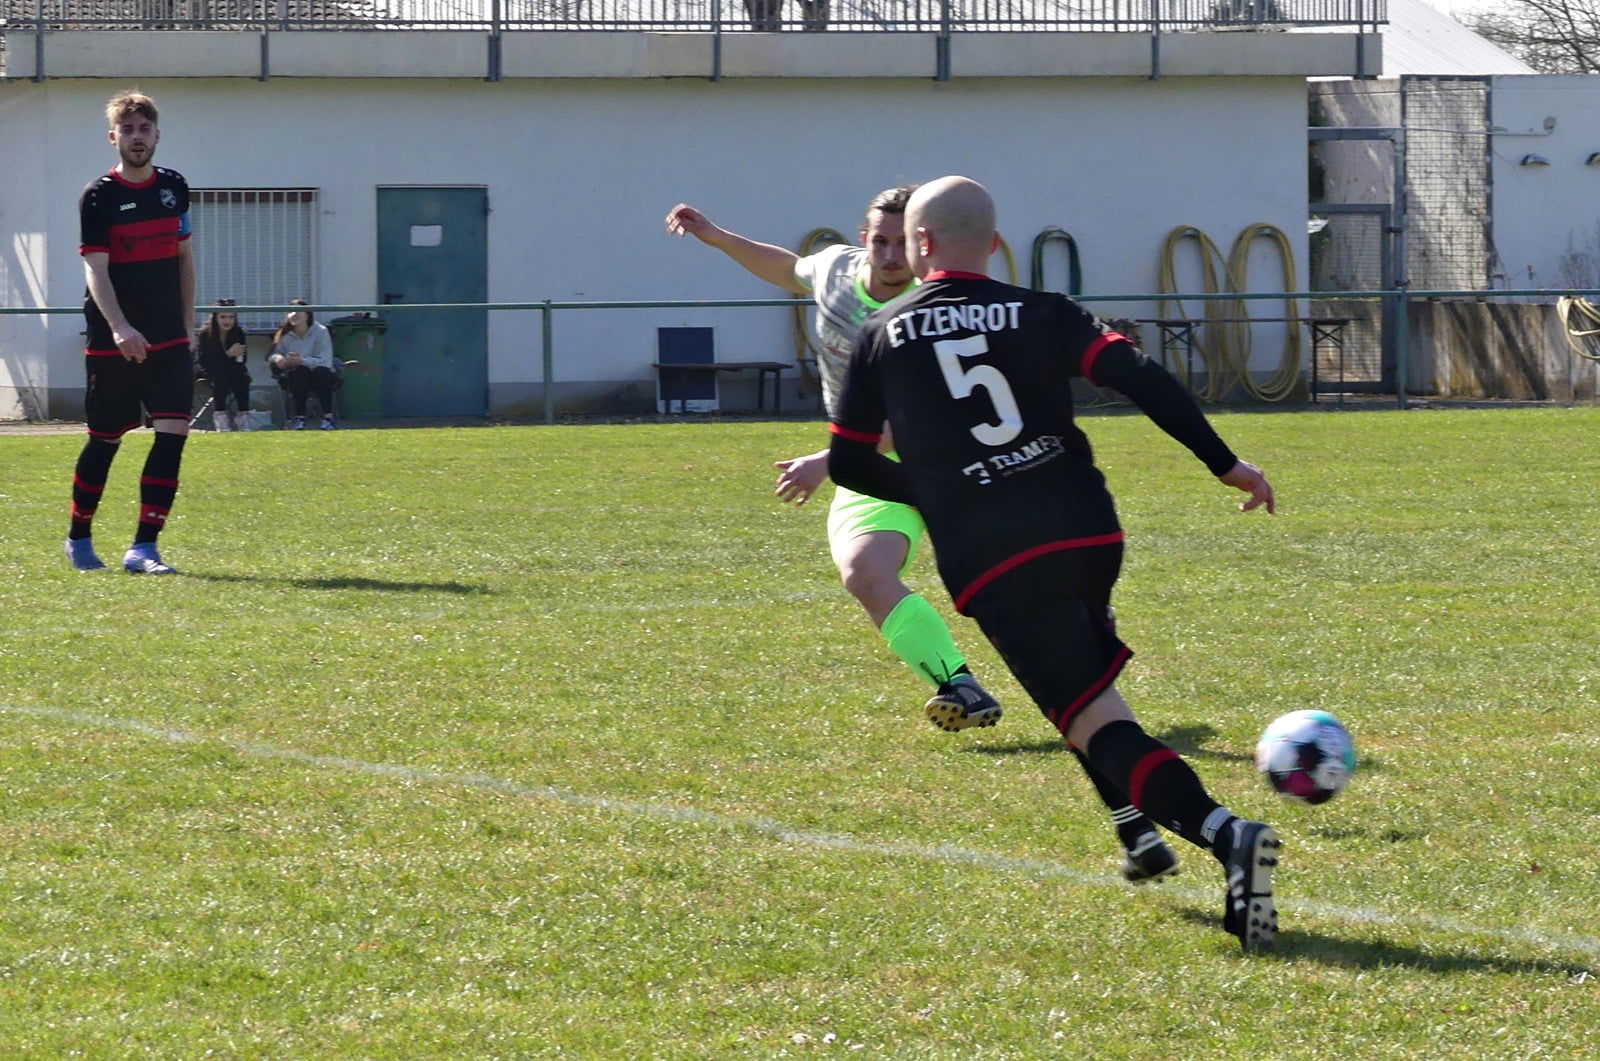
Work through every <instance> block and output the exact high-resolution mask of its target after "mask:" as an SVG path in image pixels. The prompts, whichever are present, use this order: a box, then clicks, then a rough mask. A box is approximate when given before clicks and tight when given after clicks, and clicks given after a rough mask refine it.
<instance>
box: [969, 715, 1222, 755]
mask: <svg viewBox="0 0 1600 1061" xmlns="http://www.w3.org/2000/svg"><path fill="white" fill-rule="evenodd" d="M1002 724H1004V720H1002ZM1216 735H1217V731H1216V730H1215V729H1213V728H1211V727H1210V726H1204V725H1202V726H1173V727H1172V728H1171V729H1167V730H1163V731H1161V732H1160V733H1155V734H1152V736H1154V737H1155V738H1156V739H1157V740H1159V741H1162V742H1164V743H1165V744H1166V745H1167V746H1168V747H1170V748H1171V749H1172V750H1173V751H1175V752H1177V753H1178V754H1179V755H1181V756H1183V757H1184V758H1185V759H1217V760H1221V761H1224V762H1235V763H1248V762H1251V761H1252V759H1253V757H1252V756H1250V755H1247V754H1243V753H1240V752H1230V751H1219V750H1215V749H1208V748H1207V747H1206V746H1205V745H1206V743H1207V742H1209V741H1211V740H1213V739H1214V738H1215V737H1216ZM967 750H968V751H971V752H974V753H976V754H978V755H1024V754H1030V753H1031V754H1040V753H1044V752H1064V751H1066V750H1067V745H1066V742H1064V741H1060V740H1044V741H1030V742H1028V743H1026V744H975V745H973V746H972V747H971V748H969V749H967Z"/></svg>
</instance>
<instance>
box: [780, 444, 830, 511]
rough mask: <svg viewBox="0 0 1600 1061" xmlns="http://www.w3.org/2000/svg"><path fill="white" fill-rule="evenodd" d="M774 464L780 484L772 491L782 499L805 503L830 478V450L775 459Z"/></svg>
mask: <svg viewBox="0 0 1600 1061" xmlns="http://www.w3.org/2000/svg"><path fill="white" fill-rule="evenodd" d="M773 466H774V467H776V468H777V469H778V484H777V485H776V486H775V487H773V490H772V492H773V493H774V494H777V495H778V499H779V500H780V501H793V502H794V503H795V504H796V505H803V504H805V503H806V502H807V501H809V500H810V499H811V495H812V494H814V493H816V492H817V490H818V488H819V487H821V486H822V484H823V483H825V482H827V480H828V451H827V450H825V449H822V450H818V451H817V452H815V453H807V454H806V455H805V456H804V457H794V458H792V459H790V460H786V461H774V462H773Z"/></svg>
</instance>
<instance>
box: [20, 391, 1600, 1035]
mask: <svg viewBox="0 0 1600 1061" xmlns="http://www.w3.org/2000/svg"><path fill="white" fill-rule="evenodd" d="M1216 422H1217V423H1218V425H1219V427H1220V429H1221V430H1222V431H1223V432H1224V434H1225V435H1226V436H1227V437H1228V438H1229V440H1230V441H1231V442H1232V443H1233V444H1234V446H1235V448H1236V449H1237V450H1238V451H1239V452H1240V453H1241V454H1243V455H1245V456H1246V457H1248V458H1249V459H1252V460H1255V461H1256V462H1257V463H1260V464H1262V465H1263V466H1264V467H1265V468H1266V469H1267V471H1268V474H1269V475H1270V476H1271V477H1272V478H1273V481H1274V483H1275V485H1276V486H1277V488H1278V491H1279V496H1280V499H1281V510H1280V513H1279V515H1278V516H1276V517H1273V518H1268V517H1266V516H1265V515H1264V514H1262V513H1255V514H1250V515H1240V514H1239V513H1237V512H1236V511H1234V505H1235V496H1234V495H1233V493H1232V492H1231V491H1228V490H1226V489H1224V488H1222V487H1220V486H1218V485H1217V484H1216V483H1215V482H1213V481H1212V480H1211V479H1210V477H1209V476H1208V475H1207V474H1206V473H1205V471H1204V469H1203V468H1202V467H1201V466H1200V465H1199V464H1198V462H1196V461H1194V460H1193V459H1192V458H1191V457H1190V456H1189V455H1188V454H1187V453H1186V452H1185V451H1183V450H1182V449H1181V448H1179V447H1178V446H1177V445H1176V444H1175V443H1173V442H1172V441H1171V440H1170V439H1167V438H1166V437H1165V436H1163V435H1161V434H1160V433H1159V432H1158V431H1156V429H1155V428H1153V427H1152V426H1151V425H1150V424H1149V423H1148V422H1147V421H1145V420H1143V419H1142V418H1140V417H1136V416H1101V417H1094V418H1091V419H1090V420H1089V421H1088V422H1087V424H1086V429H1087V430H1088V431H1089V433H1090V435H1091V437H1092V438H1093V439H1094V441H1095V444H1096V446H1097V448H1098V452H1099V454H1100V457H1101V461H1102V464H1103V465H1104V467H1105V468H1106V471H1107V474H1108V476H1109V477H1110V479H1111V482H1112V486H1113V488H1114V490H1115V491H1116V493H1117V495H1118V498H1119V502H1120V506H1121V511H1122V514H1123V519H1124V522H1125V524H1126V526H1127V529H1128V532H1129V536H1130V543H1129V550H1128V562H1127V566H1126V568H1125V571H1124V576H1123V581H1122V585H1121V588H1120V592H1119V596H1118V599H1117V605H1118V616H1119V623H1120V627H1121V631H1122V633H1123V636H1124V637H1125V638H1126V639H1127V640H1128V641H1129V642H1130V643H1131V644H1132V645H1133V646H1134V648H1135V649H1136V650H1137V651H1138V653H1139V655H1138V656H1137V657H1136V658H1135V660H1134V661H1133V663H1132V664H1131V665H1130V667H1129V669H1128V671H1127V673H1126V675H1125V677H1124V679H1123V682H1122V687H1123V689H1124V691H1125V692H1126V693H1127V695H1128V697H1129V699H1130V700H1131V701H1132V702H1133V704H1134V705H1135V708H1136V710H1138V711H1139V712H1140V714H1141V716H1142V718H1143V721H1144V723H1145V725H1146V727H1147V728H1148V729H1149V730H1150V731H1151V732H1153V733H1155V734H1157V735H1159V736H1162V737H1163V738H1164V739H1166V740H1168V741H1169V742H1170V743H1172V744H1173V745H1174V746H1175V747H1176V748H1178V750H1179V751H1181V752H1183V753H1184V754H1185V755H1186V756H1188V757H1189V758H1190V760H1191V761H1192V762H1193V764H1194V765H1195V767H1196V769H1197V770H1198V771H1199V772H1200V774H1201V777H1202V778H1203V779H1204V780H1205V781H1206V783H1207V785H1208V787H1209V788H1210V789H1211V790H1212V791H1213V792H1214V793H1215V794H1216V795H1217V796H1218V797H1219V798H1220V799H1223V800H1224V801H1225V802H1227V803H1228V804H1229V805H1230V806H1231V807H1232V808H1233V809H1235V810H1236V811H1238V812H1240V813H1242V814H1246V815H1249V816H1260V817H1265V818H1267V819H1269V820H1271V821H1272V822H1273V823H1274V824H1275V825H1276V826H1277V827H1278V829H1279V831H1280V833H1281V834H1282V836H1283V838H1284V842H1285V848H1284V859H1285V860H1284V865H1283V867H1282V869H1281V871H1280V873H1279V875H1278V891H1279V906H1280V911H1281V915H1282V923H1283V932H1282V935H1281V937H1280V943H1279V950H1278V952H1277V953H1276V954H1272V955H1260V956H1244V955H1241V954H1240V953H1239V949H1238V944H1237V941H1236V940H1234V939H1233V938H1232V937H1230V936H1227V935H1225V934H1224V933H1223V932H1222V931H1221V929H1220V924H1219V921H1220V912H1221V871H1220V869H1219V868H1218V867H1217V866H1216V864H1215V863H1214V862H1213V861H1211V859H1210V858H1209V856H1206V855H1204V854H1202V853H1201V852H1198V851H1196V850H1194V849H1192V848H1188V847H1187V846H1183V847H1182V849H1181V850H1180V852H1179V853H1180V855H1181V856H1182V857H1183V859H1184V869H1183V872H1182V874H1181V875H1180V876H1179V877H1177V878H1176V879H1175V880H1173V881H1171V882H1169V883H1166V884H1163V885H1160V886H1153V887H1149V888H1146V889H1135V888H1131V887H1129V886H1126V885H1124V884H1122V883H1121V882H1120V879H1119V878H1118V877H1117V876H1116V873H1115V868H1116V861H1115V856H1116V846H1115V842H1114V836H1113V834H1112V832H1111V829H1110V827H1109V826H1108V825H1107V824H1106V822H1105V821H1104V820H1103V815H1102V813H1101V811H1100V809H1099V807H1098V804H1097V803H1096V801H1095V800H1094V797H1093V793H1092V792H1091V791H1090V789H1089V787H1088V785H1087V783H1086V782H1085V781H1084V780H1083V778H1082V777H1081V775H1080V774H1079V772H1078V769H1077V766H1076V764H1075V763H1074V762H1073V761H1072V759H1071V757H1070V756H1069V755H1067V754H1065V752H1064V751H1063V749H1062V748H1061V746H1060V744H1059V742H1058V740H1057V739H1056V738H1055V733H1054V731H1053V730H1052V729H1051V728H1050V727H1049V725H1048V724H1047V723H1046V722H1045V721H1044V720H1043V719H1042V718H1041V717H1040V716H1039V714H1038V713H1037V711H1035V710H1033V708H1032V707H1031V706H1030V705H1029V704H1027V703H1026V702H1025V701H1024V699H1023V697H1022V694H1021V692H1020V690H1019V689H1018V688H1017V687H1016V686H1015V684H1014V683H1012V682H1011V680H1010V678H1009V676H1007V675H1005V674H1004V673H1003V671H1002V668H1001V666H1000V664H999V662H998V661H997V659H996V657H995V655H994V653H993V652H992V650H991V649H989V647H988V646H987V645H986V644H984V643H982V640H981V637H980V636H979V635H978V633H977V631H976V629H975V628H974V627H972V626H971V625H970V624H969V623H967V621H966V620H961V619H957V620H956V624H955V629H956V632H957V638H958V640H959V641H960V642H961V643H962V644H963V646H964V647H965V648H966V649H967V651H968V652H969V654H970V656H971V657H972V660H973V663H974V666H975V668H976V669H977V670H978V671H979V673H980V674H981V675H982V676H983V677H984V678H985V679H986V680H987V682H988V683H989V684H990V685H991V686H992V687H993V688H994V689H995V691H996V692H997V693H998V694H1000V695H1001V696H1002V698H1003V699H1004V700H1005V701H1006V702H1007V705H1008V711H1007V715H1006V717H1005V718H1004V719H1003V720H1002V721H1001V723H1000V725H999V726H997V727H995V728H994V729H989V730H981V731H976V732H974V733H966V734H955V735H952V734H946V733H943V732H940V731H937V730H935V729H934V728H933V727H931V726H929V725H928V724H927V723H926V722H925V721H924V720H923V718H922V716H921V708H920V705H921V701H922V699H923V698H924V697H925V696H926V695H927V693H926V690H925V687H924V686H922V685H921V684H920V683H919V682H918V681H916V680H915V679H913V678H912V677H911V676H910V674H909V673H908V672H906V671H904V669H903V668H902V667H901V665H900V664H899V663H898V662H896V661H895V660H893V659H892V657H891V656H890V655H889V653H888V651H887V649H886V648H885V647H884V646H883V645H882V644H881V642H880V641H879V639H878V638H877V636H876V634H874V633H873V632H872V631H871V630H870V628H869V626H868V624H867V623H866V621H865V619H864V618H863V617H862V616H861V615H860V614H859V612H858V610H857V608H856V606H855V605H854V604H853V603H852V602H851V601H850V600H849V599H848V598H847V597H846V595H845V594H844V591H843V590H842V589H840V588H839V587H838V585H837V582H836V577H835V574H834V572H833V570H832V567H831V565H830V563H829V561H828V558H827V551H826V545H825V542H824V519H825V510H824V505H823V504H822V503H821V502H822V501H823V500H825V498H819V501H818V502H813V504H812V505H810V506H807V507H806V508H804V509H800V510H794V509H786V508H784V507H782V506H780V505H779V504H778V503H777V502H776V501H775V500H774V499H773V498H772V497H771V494H770V490H771V482H772V475H773V472H772V468H771V462H772V461H773V460H774V459H777V458H780V457H785V456H793V455H796V454H798V453H802V452H807V451H809V450H811V449H815V448H817V447H818V446H820V445H822V444H823V443H824V433H823V431H822V428H821V425H820V424H817V423H801V422H784V423H752V422H741V423H723V424H713V423H672V424H643V425H634V426H621V425H613V426H561V427H494V428H481V429H454V430H443V429H441V430H432V429H426V430H425V429H417V430H393V431H359V430H351V431H343V432H338V433H336V434H332V435H323V434H303V435H301V434H286V433H280V432H274V433H262V434H254V435H227V436H222V435H199V436H195V437H194V438H192V439H191V444H190V447H189V450H188V455H187V458H186V463H185V466H184V471H183V489H182V492H181V493H180V495H179V498H178V504H177V507H176V508H175V510H174V520H173V523H172V525H171V526H170V528H169V529H168V531H167V533H166V534H165V536H164V539H163V551H164V553H165V554H166V556H167V558H168V559H169V560H170V561H171V562H172V563H173V564H175V565H176V566H178V567H179V568H180V569H181V570H182V571H183V572H184V574H183V575H182V576H181V577H176V578H166V579H161V578H148V577H133V576H128V575H125V574H123V573H122V572H121V571H111V572H104V573H99V574H93V575H80V574H76V573H74V572H72V571H71V570H70V569H69V568H68V566H67V564H66V561H65V559H64V558H63V557H62V556H61V553H60V548H61V539H62V538H63V537H64V534H65V530H66V515H67V500H68V499H67V484H68V480H69V477H70V474H71V467H72V462H73V459H74V456H75V454H76V452H77V449H78V448H79V446H80V444H81V436H80V435H76V434H73V435H54V436H32V437H21V436H5V437H0V468H3V469H4V473H3V476H0V500H3V503H4V507H5V510H6V513H7V515H6V518H5V520H4V521H3V522H0V546H3V547H0V679H3V682H0V726H3V727H4V731H3V732H4V739H3V740H0V800H3V802H0V808H3V811H0V911H3V913H0V918H3V920H0V1057H4V1058H7V1059H14V1058H52V1059H53V1058H61V1057H83V1058H112V1059H120V1058H130V1057H161V1058H200V1057H224V1058H295V1059H299V1058H374V1059H417V1058H556V1057H563V1058H718V1057H775V1056H799V1055H802V1054H810V1053H817V1052H821V1053H827V1052H830V1051H831V1052H834V1053H840V1052H843V1053H847V1054H848V1053H855V1054H856V1056H868V1057H916V1058H945V1057H950V1058H954V1057H961V1058H973V1057H983V1058H1034V1057H1049V1056H1062V1057H1070V1058H1085V1057H1088V1058H1233V1057H1252V1058H1351V1057H1383V1058H1389V1057H1406V1058H1435V1057H1472V1058H1532V1057H1538V1058H1545V1057H1589V1056H1593V1055H1594V1052H1595V1050H1596V1049H1597V1047H1596V1041H1597V1037H1600V986H1597V983H1600V927H1597V925H1596V921H1595V917H1596V911H1597V910H1600V869H1597V868H1596V856H1595V850H1594V848H1595V841H1596V837H1597V836H1600V789H1597V781H1600V722H1597V719H1596V711H1597V708H1600V673H1597V669H1596V658H1597V656H1596V644H1597V632H1600V604H1597V602H1596V588H1597V581H1600V580H1597V578H1596V572H1597V570H1600V566H1597V565H1600V490H1597V488H1596V478H1597V469H1600V410H1596V409H1569V410H1563V409H1537V410H1496V411H1450V412H1446V411H1417V412H1411V413H1405V414H1402V413H1395V412H1346V413H1337V414H1333V413H1328V414H1317V413H1303V414H1256V415H1248V414H1240V415H1223V416H1218V417H1217V418H1216ZM148 446H149V434H148V433H147V432H139V433H137V434H135V435H133V436H130V437H129V439H128V441H127V443H126V445H125V449H126V451H127V452H125V453H124V454H123V455H122V457H121V458H120V459H119V462H118V464H117V466H116V467H115V468H114V469H113V472H112V479H111V484H110V486H109V488H108V490H107V492H106V496H105V500H104V502H103V504H102V507H101V516H100V520H99V524H98V526H99V534H98V535H97V538H98V541H99V543H100V546H101V552H102V554H103V555H105V557H106V558H107V559H108V560H111V561H115V560H116V559H117V558H119V557H120V555H121V550H122V547H123V546H125V545H126V543H127V539H128V537H130V536H131V531H132V524H133V519H134V497H135V483H136V480H137V477H138V465H139V463H140V462H141V461H142V460H143V455H144V453H145V451H146V450H147V449H148ZM913 581H914V583H915V584H916V585H917V587H918V588H920V589H921V590H922V591H923V592H924V593H925V594H926V595H927V596H928V597H929V599H930V600H933V601H934V602H935V603H936V604H938V605H939V606H940V607H941V608H943V609H944V610H946V611H947V612H949V607H948V597H947V596H945V595H944V593H943V591H942V590H941V589H940V587H939V585H938V582H937V579H936V576H935V575H934V573H933V566H932V563H931V557H930V556H928V555H926V554H925V555H924V556H923V557H922V558H921V559H920V560H919V561H918V563H917V567H916V569H915V574H914V578H913ZM1301 707H1318V708H1323V709H1326V710H1330V711H1333V712H1334V713H1336V714H1338V715H1339V716H1340V717H1341V718H1343V719H1344V720H1345V721H1346V723H1347V724H1348V725H1349V727H1350V729H1351V730H1352V731H1353V733H1354V735H1355V739H1356V742H1357V748H1358V750H1359V752H1360V753H1361V755H1362V765H1361V768H1360V770H1359V772H1358V774H1357V776H1356V778H1355V780H1354V782H1353V783H1352V784H1351V787H1350V789H1349V790H1348V791H1347V792H1346V793H1345V794H1344V795H1343V796H1342V797H1341V798H1340V799H1338V800H1336V801H1335V802H1333V803H1331V804H1328V805H1325V806H1323V807H1303V806H1299V805H1295V804H1291V803H1288V802H1286V801H1284V800H1282V799H1280V798H1278V797H1277V796H1275V795H1273V794H1272V793H1271V792H1269V791H1268V790H1267V789H1266V788H1265V786H1264V785H1263V784H1262V783H1261V782H1260V781H1259V780H1258V779H1257V777H1256V776H1255V772H1254V769H1253V767H1252V765H1251V762H1250V754H1251V750H1252V748H1253V745H1254V741H1255V737H1256V735H1257V734H1258V733H1259V731H1260V730H1261V728H1262V727H1263V726H1264V725H1265V724H1266V722H1267V721H1269V720H1270V719H1271V718H1273V717H1274V716H1275V715H1277V714H1279V713H1281V712H1284V711H1288V710H1292V709H1295V708H1301Z"/></svg>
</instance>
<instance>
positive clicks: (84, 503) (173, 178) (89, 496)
mask: <svg viewBox="0 0 1600 1061" xmlns="http://www.w3.org/2000/svg"><path fill="white" fill-rule="evenodd" d="M106 119H107V121H109V122H110V125H111V130H110V132H109V133H108V134H107V137H108V139H109V140H110V141H111V145H112V146H113V147H115V148H116V150H117V157H118V161H117V165H116V166H115V167H114V168H113V169H112V170H111V171H110V172H109V173H107V174H106V175H105V176H103V177H100V178H98V179H96V180H95V181H93V182H91V183H90V184H89V186H88V187H87V188H85V189H84V190H83V195H82V196H81V197H80V199H79V201H78V214H79V220H80V225H81V233H82V236H81V240H80V248H79V253H80V254H82V255H83V262H84V272H85V273H86V274H87V277H88V290H87V292H86V293H85V295H84V300H83V313H84V317H85V318H86V320H87V322H88V343H87V346H86V348H85V350H84V354H85V355H86V356H85V358H84V365H85V375H86V387H85V390H84V409H85V419H86V420H87V421H88V428H89V439H88V441H87V442H86V443H85V444H84V447H83V450H82V452H81V453H79V455H78V463H77V467H76V468H75V469H74V473H73V477H72V524H71V527H70V529H69V530H68V532H67V557H68V559H70V560H71V561H72V566H73V567H75V568H77V569H78V570H79V571H96V570H100V569H102V568H104V567H105V566H106V565H105V564H103V563H102V562H101V561H100V558H99V557H98V556H97V555H96V554H95V550H94V539H93V537H92V532H93V527H94V516H95V509H96V508H97V507H98V506H99V503H100V495H101V493H102V492H103V491H104V490H105V485H106V479H107V477H108V476H109V475H110V472H111V462H112V461H113V460H114V459H116V455H117V451H118V449H117V448H118V446H119V445H120V444H121V442H122V436H123V435H125V434H127V433H128V432H129V431H130V430H132V429H133V428H135V427H138V426H139V424H140V422H141V416H147V417H149V420H150V423H151V426H152V427H153V428H154V429H155V441H154V443H153V444H152V445H151V447H150V455H149V456H148V457H147V458H146V459H145V464H144V470H143V472H142V473H141V474H140V476H139V521H138V525H137V528H136V530H135V532H134V538H133V545H132V546H131V547H129V549H128V551H127V553H126V554H125V555H124V556H123V558H122V566H123V568H124V569H125V570H127V571H131V572H133V573H135V574H148V575H170V574H173V573H174V572H173V569H172V568H171V567H169V566H167V564H165V563H163V562H162V559H161V554H160V553H159V552H158V551H157V548H156V539H157V537H158V536H159V535H160V533H161V529H162V527H163V526H164V525H165V524H166V521H167V513H168V512H169V511H170V510H171V508H172V501H173V498H174V497H175V496H176V495H177V492H178V467H179V464H180V463H181V462H182V459H183V445H184V442H185V440H186V439H187V437H188V434H189V407H190V406H191V405H192V404H193V402H194V370H193V363H192V359H191V354H190V351H191V349H192V348H193V345H194V312H193V307H194V291H195V283H194V261H193V258H192V257H191V254H190V245H189V185H188V184H187V183H186V182H185V181H184V179H183V177H182V176H180V175H179V174H177V173H175V172H174V171H172V170H169V169H162V168H160V167H158V166H154V165H152V159H153V158H154V157H155V151H156V144H157V143H158V142H159V141H160V140H161V130H160V128H159V126H158V114H157V111H156V105H155V102H154V101H153V100H151V99H150V97H148V96H145V95H141V94H139V93H136V92H128V93H123V94H121V95H118V96H116V97H114V98H113V99H112V100H111V101H110V102H109V103H107V104H106Z"/></svg>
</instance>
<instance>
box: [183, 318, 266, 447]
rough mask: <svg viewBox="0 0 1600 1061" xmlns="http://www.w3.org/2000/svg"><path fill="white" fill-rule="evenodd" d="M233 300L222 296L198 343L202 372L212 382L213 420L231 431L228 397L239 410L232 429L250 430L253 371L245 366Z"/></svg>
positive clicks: (235, 415)
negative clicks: (251, 373)
mask: <svg viewBox="0 0 1600 1061" xmlns="http://www.w3.org/2000/svg"><path fill="white" fill-rule="evenodd" d="M232 307H233V299H231V298H219V299H218V300H217V309H216V310H215V311H214V312H213V313H212V314H211V319H210V320H208V321H206V324H205V327H203V328H201V329H200V335H199V336H198V338H197V341H196V345H197V346H198V347H199V358H200V374H201V375H202V376H204V377H205V378H206V379H207V380H209V381H210V383H211V396H212V397H211V401H212V406H211V419H212V422H213V423H214V424H216V427H217V430H218V431H228V430H230V426H229V415H228V399H229V398H230V397H231V398H232V399H233V401H234V407H235V408H236V409H237V410H238V412H237V413H235V414H234V415H233V417H232V426H231V430H234V431H249V430H250V429H251V427H252V423H251V420H250V371H249V369H248V368H246V367H245V345H244V329H243V328H241V327H239V315H238V314H237V313H235V312H234V311H233V308H232Z"/></svg>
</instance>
